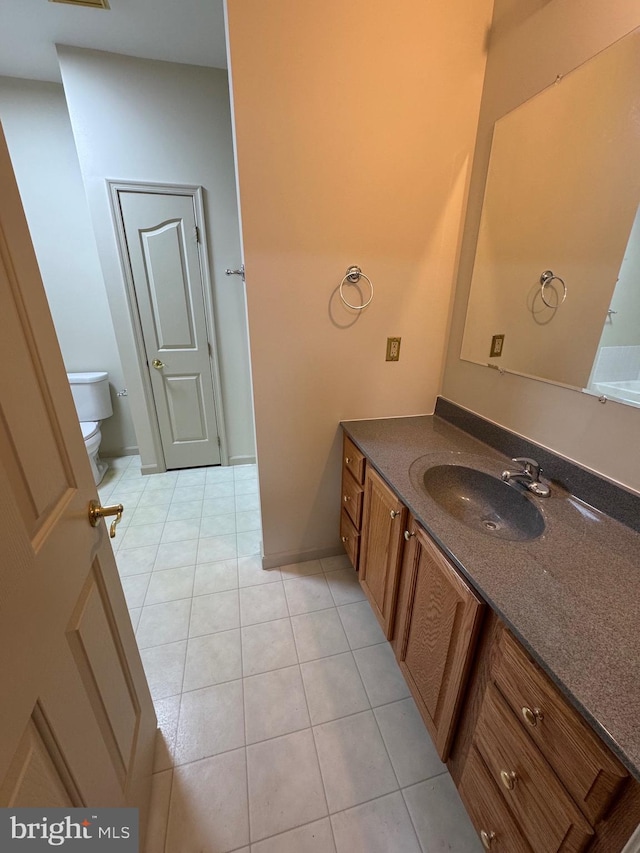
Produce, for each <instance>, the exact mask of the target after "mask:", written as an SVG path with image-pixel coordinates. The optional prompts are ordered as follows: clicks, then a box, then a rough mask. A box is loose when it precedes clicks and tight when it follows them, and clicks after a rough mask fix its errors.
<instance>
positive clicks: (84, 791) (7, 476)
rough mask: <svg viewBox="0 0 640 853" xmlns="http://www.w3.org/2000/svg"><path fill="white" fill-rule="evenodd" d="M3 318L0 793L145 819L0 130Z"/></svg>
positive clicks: (135, 680)
mask: <svg viewBox="0 0 640 853" xmlns="http://www.w3.org/2000/svg"><path fill="white" fill-rule="evenodd" d="M0 330H1V334H0V359H1V363H2V370H0V684H1V690H0V721H1V722H0V807H7V806H15V807H24V806H34V807H44V806H60V807H70V806H84V805H86V806H96V807H100V806H137V807H139V808H140V809H141V818H142V820H144V817H145V815H146V808H147V802H148V796H149V790H150V783H151V771H152V760H153V746H154V738H155V731H156V717H155V713H154V710H153V705H152V702H151V696H150V694H149V689H148V686H147V682H146V678H145V675H144V671H143V669H142V664H141V661H140V655H139V652H138V648H137V645H136V641H135V637H134V634H133V629H132V627H131V620H130V618H129V614H128V611H127V607H126V603H125V599H124V594H123V592H122V586H121V584H120V580H119V577H118V572H117V569H116V564H115V560H114V556H113V551H112V548H111V545H110V543H109V540H108V535H107V531H106V529H105V524H104V522H103V521H101V522H100V523H99V525H98V526H97V527H93V526H91V524H90V522H89V517H88V508H89V503H90V501H91V500H94V499H96V497H97V495H96V489H95V485H94V482H93V477H92V475H91V469H90V467H89V461H88V457H87V453H86V450H85V447H84V443H83V441H82V436H81V433H80V428H79V425H78V422H77V418H76V414H75V409H74V406H73V401H72V399H71V393H70V389H69V384H68V382H67V378H66V374H65V369H64V365H63V362H62V357H61V355H60V350H59V348H58V344H57V338H56V335H55V331H54V329H53V324H52V321H51V316H50V314H49V308H48V304H47V301H46V297H45V294H44V290H43V288H42V283H41V280H40V275H39V271H38V265H37V263H36V259H35V255H34V253H33V249H32V246H31V240H30V236H29V232H28V229H27V224H26V221H25V218H24V215H23V212H22V207H21V203H20V198H19V195H18V190H17V187H16V183H15V179H14V177H13V172H12V169H11V163H10V160H9V156H8V152H7V149H6V145H5V142H4V137H3V135H2V132H1V131H0ZM125 511H126V508H125Z"/></svg>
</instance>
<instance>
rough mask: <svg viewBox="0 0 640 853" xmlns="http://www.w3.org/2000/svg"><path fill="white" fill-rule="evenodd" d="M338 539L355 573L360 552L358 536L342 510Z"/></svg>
mask: <svg viewBox="0 0 640 853" xmlns="http://www.w3.org/2000/svg"><path fill="white" fill-rule="evenodd" d="M340 538H341V539H342V544H343V545H344V549H345V551H346V552H347V557H348V558H349V559H350V560H351V565H352V566H353V568H354V569H356V571H357V570H358V555H359V551H360V534H359V533H358V531H357V530H356V528H355V527H354V526H353V522H352V521H351V519H350V518H349V516H348V515H347V512H346V510H344V509H343V510H342V512H341V513H340Z"/></svg>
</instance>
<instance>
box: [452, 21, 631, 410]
mask: <svg viewBox="0 0 640 853" xmlns="http://www.w3.org/2000/svg"><path fill="white" fill-rule="evenodd" d="M639 206H640V31H635V32H634V33H631V34H630V35H628V36H626V37H625V38H624V39H622V40H621V41H619V42H616V44H614V45H612V46H611V47H610V48H608V49H607V50H605V51H603V52H602V53H600V54H598V55H597V56H595V57H594V58H593V59H591V60H589V61H588V62H586V63H585V64H584V65H581V66H580V67H579V68H577V69H576V70H575V71H572V72H571V73H570V74H568V75H567V76H566V77H564V78H562V79H559V80H558V81H557V82H556V83H555V84H553V85H552V86H550V87H549V88H548V89H545V90H544V91H542V92H540V93H539V94H538V95H536V96H535V97H533V98H532V99H531V100H529V101H527V102H525V103H524V104H522V105H521V106H520V107H518V108H517V109H515V110H513V111H512V112H511V113H508V114H507V115H506V116H504V117H503V118H501V119H500V120H499V121H498V122H496V125H495V128H494V135H493V142H492V147H491V160H490V164H489V172H488V177H487V184H486V190H485V198H484V203H483V208H482V217H481V223H480V231H479V236H478V244H477V249H476V256H475V262H474V268H473V278H472V282H471V291H470V295H469V303H468V307H467V318H466V323H465V330H464V338H463V342H462V352H461V358H463V359H466V360H468V361H473V362H476V363H481V364H486V365H490V366H494V367H498V368H502V369H505V370H507V371H510V372H515V373H520V374H524V375H526V376H532V377H535V378H539V379H544V380H547V381H550V382H557V383H561V384H563V385H567V386H570V387H572V388H579V389H584V390H587V391H589V392H592V393H596V394H599V395H601V394H604V395H606V396H607V397H609V398H612V399H618V400H622V401H624V402H627V403H629V404H630V405H636V406H640V214H639V213H638V210H639ZM552 276H553V277H552Z"/></svg>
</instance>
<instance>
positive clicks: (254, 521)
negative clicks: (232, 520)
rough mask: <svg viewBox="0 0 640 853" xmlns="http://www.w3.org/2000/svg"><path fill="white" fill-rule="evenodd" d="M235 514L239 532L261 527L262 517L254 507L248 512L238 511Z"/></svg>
mask: <svg viewBox="0 0 640 853" xmlns="http://www.w3.org/2000/svg"><path fill="white" fill-rule="evenodd" d="M235 515H236V526H237V530H238V533H243V532H244V531H245V530H260V529H261V526H262V519H261V518H260V513H259V512H258V510H257V509H252V510H249V511H248V512H237V513H236V514H235Z"/></svg>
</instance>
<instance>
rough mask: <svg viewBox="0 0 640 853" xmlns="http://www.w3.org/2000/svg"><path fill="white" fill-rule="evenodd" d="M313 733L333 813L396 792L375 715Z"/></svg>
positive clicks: (349, 719) (346, 719) (346, 720)
mask: <svg viewBox="0 0 640 853" xmlns="http://www.w3.org/2000/svg"><path fill="white" fill-rule="evenodd" d="M313 733H314V737H315V741H316V746H317V748H318V758H319V759H320V767H321V770H322V778H323V780H324V785H325V790H326V792H327V801H328V803H329V811H330V813H332V814H333V813H334V812H338V811H342V810H343V809H348V808H351V807H352V806H356V805H359V804H360V803H364V802H366V801H367V800H372V799H374V798H376V797H381V796H383V795H384V794H390V793H391V792H392V791H395V790H397V788H398V782H397V780H396V776H395V773H394V772H393V767H392V766H391V763H390V761H389V757H388V756H387V751H386V749H385V746H384V743H383V741H382V738H381V737H380V732H379V731H378V725H377V723H376V721H375V717H374V716H373V712H372V711H365V712H364V713H362V714H355V715H354V716H351V717H343V718H342V719H340V720H334V721H333V722H331V723H324V724H323V725H321V726H316V727H315V728H314V730H313Z"/></svg>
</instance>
